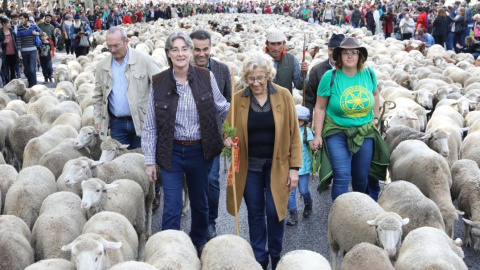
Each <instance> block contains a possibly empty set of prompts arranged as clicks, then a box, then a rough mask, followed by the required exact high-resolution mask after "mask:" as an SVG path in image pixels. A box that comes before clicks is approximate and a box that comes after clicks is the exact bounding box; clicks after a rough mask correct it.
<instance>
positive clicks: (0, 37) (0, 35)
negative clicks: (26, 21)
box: [0, 27, 18, 60]
mask: <svg viewBox="0 0 480 270" xmlns="http://www.w3.org/2000/svg"><path fill="white" fill-rule="evenodd" d="M10 33H11V35H12V40H13V48H14V49H15V55H17V54H18V50H17V34H15V32H13V27H12V28H11V29H10ZM5 38H6V37H5V33H4V32H3V28H2V29H0V44H2V59H3V60H5V54H6V53H7V44H5V43H3V41H4V40H5Z"/></svg>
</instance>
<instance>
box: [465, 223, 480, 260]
mask: <svg viewBox="0 0 480 270" xmlns="http://www.w3.org/2000/svg"><path fill="white" fill-rule="evenodd" d="M463 222H465V223H466V224H468V225H469V226H471V227H472V236H473V243H474V245H473V249H474V250H475V251H476V252H479V251H480V221H475V222H474V221H471V220H468V219H466V218H463ZM469 240H470V239H469V238H466V242H465V246H467V247H468V246H471V244H472V243H470V241H469Z"/></svg>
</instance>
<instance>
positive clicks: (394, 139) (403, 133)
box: [385, 125, 450, 157]
mask: <svg viewBox="0 0 480 270" xmlns="http://www.w3.org/2000/svg"><path fill="white" fill-rule="evenodd" d="M449 136H450V134H449V133H447V132H445V131H442V130H435V131H433V132H429V133H427V134H425V133H422V132H418V131H417V130H415V129H413V128H411V127H407V126H404V125H399V126H394V127H391V128H389V129H388V130H387V131H386V134H385V142H386V143H387V145H388V150H389V152H390V154H391V153H392V152H393V150H394V149H395V148H396V147H397V146H398V144H400V143H401V142H403V141H405V140H421V141H424V142H425V143H426V144H427V145H428V147H429V148H430V149H432V150H434V151H435V152H437V153H439V154H441V155H442V156H444V157H445V156H448V155H449V149H448V137H449Z"/></svg>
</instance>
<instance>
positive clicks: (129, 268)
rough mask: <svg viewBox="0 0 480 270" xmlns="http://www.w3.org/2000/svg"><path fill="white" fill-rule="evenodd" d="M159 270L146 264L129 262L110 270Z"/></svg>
mask: <svg viewBox="0 0 480 270" xmlns="http://www.w3.org/2000/svg"><path fill="white" fill-rule="evenodd" d="M139 269H141V270H158V268H156V267H155V266H153V265H151V264H148V263H144V262H135V261H128V262H122V263H119V264H116V265H114V266H113V267H112V268H110V269H109V270H139Z"/></svg>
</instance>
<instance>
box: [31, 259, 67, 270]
mask: <svg viewBox="0 0 480 270" xmlns="http://www.w3.org/2000/svg"><path fill="white" fill-rule="evenodd" d="M46 269H48V270H75V269H76V268H75V265H74V264H73V263H72V262H69V261H67V260H65V259H48V260H41V261H39V262H36V263H34V264H32V265H30V266H29V267H27V268H25V270H46Z"/></svg>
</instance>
